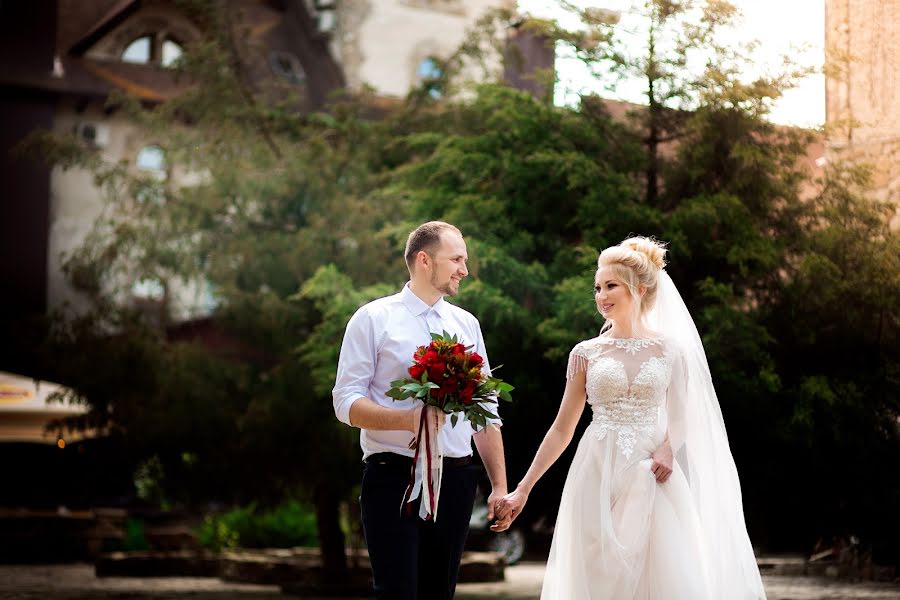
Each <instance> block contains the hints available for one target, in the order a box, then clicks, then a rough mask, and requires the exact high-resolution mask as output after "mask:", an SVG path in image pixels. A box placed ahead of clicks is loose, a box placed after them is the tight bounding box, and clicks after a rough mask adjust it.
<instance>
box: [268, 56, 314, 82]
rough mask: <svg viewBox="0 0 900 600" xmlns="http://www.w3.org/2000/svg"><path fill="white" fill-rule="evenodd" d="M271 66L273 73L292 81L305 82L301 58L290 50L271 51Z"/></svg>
mask: <svg viewBox="0 0 900 600" xmlns="http://www.w3.org/2000/svg"><path fill="white" fill-rule="evenodd" d="M269 66H270V67H271V68H272V72H273V73H275V74H276V75H278V76H279V77H281V78H283V79H286V80H288V81H290V82H291V83H303V80H304V79H305V78H306V75H305V73H304V72H303V67H302V66H301V65H300V60H299V59H298V58H297V57H296V56H294V55H293V54H291V53H290V52H282V51H280V50H273V51H272V52H270V53H269Z"/></svg>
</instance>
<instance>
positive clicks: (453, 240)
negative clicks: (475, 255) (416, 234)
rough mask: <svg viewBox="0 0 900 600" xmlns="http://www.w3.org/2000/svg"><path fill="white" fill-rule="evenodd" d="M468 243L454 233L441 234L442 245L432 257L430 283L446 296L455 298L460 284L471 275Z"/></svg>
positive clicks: (445, 232)
mask: <svg viewBox="0 0 900 600" xmlns="http://www.w3.org/2000/svg"><path fill="white" fill-rule="evenodd" d="M468 260H469V255H468V254H467V253H466V242H465V241H463V239H462V236H461V235H459V234H458V233H456V232H454V231H444V233H443V234H441V245H440V246H439V247H438V248H437V250H435V252H434V255H433V256H432V257H431V263H432V269H431V277H430V283H431V286H432V287H433V288H434V289H436V290H438V291H439V292H440V293H441V294H443V295H444V296H455V295H457V294H458V293H459V282H460V281H461V280H462V278H463V277H465V276H467V275H468V274H469V269H468V268H467V267H466V262H467V261H468Z"/></svg>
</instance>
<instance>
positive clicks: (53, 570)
mask: <svg viewBox="0 0 900 600" xmlns="http://www.w3.org/2000/svg"><path fill="white" fill-rule="evenodd" d="M543 576H544V565H543V563H522V564H519V565H516V566H514V567H508V568H507V569H506V579H507V580H506V581H505V582H502V583H466V584H461V585H460V586H459V588H458V591H457V594H456V600H488V599H490V600H537V599H538V598H539V597H540V590H541V580H542V578H543ZM763 580H764V581H765V584H766V591H767V593H768V598H769V600H900V584H897V583H848V582H838V581H835V580H833V579H828V578H820V577H787V576H765V577H763ZM288 598H289V597H288V596H284V595H282V594H281V593H280V592H279V590H278V588H277V587H275V586H266V585H248V584H237V583H230V582H224V581H221V580H219V579H211V578H198V577H106V578H102V579H98V578H97V577H94V568H93V566H92V565H89V564H72V565H0V600H44V599H51V600H188V599H190V600H287V599H288ZM307 600H320V599H316V598H307ZM331 600H357V599H331Z"/></svg>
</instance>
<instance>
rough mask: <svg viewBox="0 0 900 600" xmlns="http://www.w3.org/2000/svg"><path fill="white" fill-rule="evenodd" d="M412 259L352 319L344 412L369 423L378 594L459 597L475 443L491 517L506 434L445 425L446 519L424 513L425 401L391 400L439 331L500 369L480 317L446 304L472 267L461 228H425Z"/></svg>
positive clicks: (411, 246) (341, 379)
mask: <svg viewBox="0 0 900 600" xmlns="http://www.w3.org/2000/svg"><path fill="white" fill-rule="evenodd" d="M404 256H405V258H406V266H407V267H408V268H409V274H410V281H409V283H407V284H406V285H405V286H404V287H403V289H402V290H401V291H400V293H398V294H394V295H393V296H387V297H385V298H379V299H378V300H374V301H372V302H370V303H368V304H366V305H365V306H363V307H362V308H360V309H359V310H358V311H356V314H354V315H353V317H352V318H351V319H350V322H349V323H348V324H347V331H346V332H345V333H344V341H343V343H342V345H341V356H340V360H339V361H338V370H337V381H336V383H335V386H334V390H333V398H334V412H335V414H336V415H337V417H338V419H340V420H341V421H343V422H344V423H346V424H347V425H350V426H352V427H359V428H360V429H361V430H362V431H361V434H360V446H362V450H363V460H364V462H365V467H364V470H363V481H362V492H361V494H360V498H359V501H360V505H361V509H362V522H363V530H364V532H365V536H366V544H367V545H368V548H369V557H370V559H371V563H372V573H373V576H374V580H375V596H376V598H379V599H390V600H450V599H452V598H453V594H454V592H455V590H456V577H457V573H458V571H459V562H460V558H461V557H462V551H463V545H464V544H465V541H466V535H467V534H468V531H469V518H470V517H471V514H472V505H473V503H474V499H475V483H476V476H477V472H478V471H477V469H476V467H475V466H474V465H473V464H472V440H473V439H474V440H475V446H476V447H477V448H478V454H479V455H480V456H481V460H482V462H483V463H484V466H485V469H486V470H487V474H488V477H489V478H490V480H491V486H492V488H493V489H492V492H491V494H490V496H489V498H488V519H489V520H490V519H492V518H493V514H494V502H495V501H496V500H499V499H500V498H501V497H503V496H504V495H505V494H506V467H505V463H504V459H503V438H502V437H501V434H500V430H499V425H500V422H499V421H496V422H494V423H493V425H496V427H494V426H491V425H488V426H487V427H485V428H484V429H482V430H480V431H478V432H475V431H473V429H472V427H471V425H470V424H469V422H468V421H467V420H465V419H460V420H459V422H458V423H457V424H456V426H455V427H452V426H450V425H449V424H446V425H444V426H443V427H442V428H441V433H440V435H441V436H442V438H443V440H442V441H443V448H444V458H443V463H444V471H443V479H442V483H441V496H440V511H439V518H437V519H436V520H429V521H423V520H422V519H421V518H419V516H418V512H419V502H420V501H421V498H419V500H416V501H415V502H414V503H413V505H412V507H411V509H412V510H406V508H407V507H402V510H401V504H402V502H403V494H404V492H405V490H406V487H407V485H408V484H409V483H410V469H411V468H412V462H413V459H412V456H413V452H414V451H413V450H412V449H410V443H411V442H412V440H413V439H414V438H415V435H416V434H417V432H418V426H419V417H420V414H421V411H422V408H423V406H424V404H423V403H422V402H420V401H418V400H415V399H407V400H403V401H394V400H392V399H391V398H388V397H387V396H386V395H385V392H387V390H388V389H389V388H390V387H391V386H390V383H391V381H394V380H396V379H402V378H404V377H406V376H407V369H408V368H409V366H410V365H411V364H412V357H413V352H415V350H416V348H417V347H418V346H422V345H427V344H428V343H430V342H431V335H430V334H431V333H432V332H434V333H442V332H444V331H446V332H448V333H450V334H455V335H457V336H458V337H459V339H460V341H461V342H463V343H464V344H466V345H467V346H468V345H474V346H475V351H476V352H478V354H480V355H481V356H483V357H484V359H485V362H484V364H485V372H489V370H490V369H489V367H488V366H487V365H488V362H487V353H486V351H485V347H484V338H483V337H482V335H481V326H480V325H479V323H478V320H477V319H476V318H475V317H474V316H472V315H471V314H470V313H468V312H467V311H465V310H463V309H461V308H459V307H458V306H455V305H453V304H450V303H448V302H446V301H444V296H455V295H456V294H457V293H459V283H460V280H462V278H463V277H465V276H466V275H468V274H469V270H468V269H467V268H466V261H467V260H468V255H467V253H466V243H465V241H464V240H463V238H462V234H461V233H460V231H459V229H457V228H456V227H454V226H453V225H450V224H449V223H444V222H441V221H431V222H429V223H425V224H423V225H420V226H419V227H417V228H416V229H415V230H414V231H413V232H412V233H410V234H409V238H408V239H407V242H406V251H405V253H404ZM492 408H493V407H492ZM441 417H442V419H443V415H441ZM509 522H510V519H509V518H508V517H507V519H506V520H505V521H498V522H496V523H495V524H494V525H493V526H492V527H491V529H493V530H494V531H503V530H505V529H507V528H508V527H509Z"/></svg>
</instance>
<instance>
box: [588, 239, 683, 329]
mask: <svg viewBox="0 0 900 600" xmlns="http://www.w3.org/2000/svg"><path fill="white" fill-rule="evenodd" d="M665 266H666V248H665V245H664V244H663V243H662V242H658V241H656V240H654V239H653V238H648V237H643V236H638V237H632V238H628V239H627V240H625V241H624V242H622V243H621V244H619V245H618V246H610V247H609V248H607V249H606V250H604V251H603V252H601V253H600V258H598V259H597V270H598V271H599V270H600V269H602V268H604V267H606V268H609V269H610V270H611V271H612V272H613V273H614V274H615V276H616V278H617V279H619V280H621V281H622V282H623V283H624V284H625V285H626V286H627V287H628V291H629V292H631V297H632V299H633V300H634V302H635V306H637V307H638V311H637V316H639V317H642V316H643V315H644V314H645V313H646V312H647V311H649V310H650V309H651V308H653V305H654V304H655V303H656V290H657V283H658V280H659V271H660V269H662V268H664V267H665ZM641 286H642V287H644V289H646V290H647V291H646V292H644V296H643V297H641V295H640V293H639V291H638V288H639V287H641Z"/></svg>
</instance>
